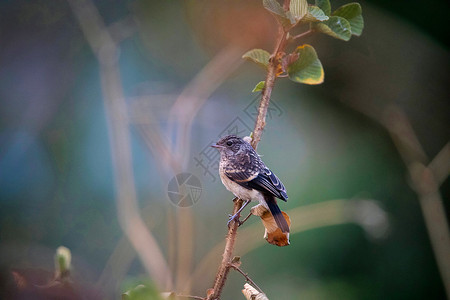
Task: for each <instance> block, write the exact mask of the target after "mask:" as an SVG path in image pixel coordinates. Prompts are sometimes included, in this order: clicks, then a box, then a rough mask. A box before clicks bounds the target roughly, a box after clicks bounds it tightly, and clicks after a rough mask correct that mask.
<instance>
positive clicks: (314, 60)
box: [288, 44, 324, 84]
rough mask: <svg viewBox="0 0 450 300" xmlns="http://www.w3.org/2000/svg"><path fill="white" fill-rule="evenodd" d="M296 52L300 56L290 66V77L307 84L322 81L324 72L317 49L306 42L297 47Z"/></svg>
mask: <svg viewBox="0 0 450 300" xmlns="http://www.w3.org/2000/svg"><path fill="white" fill-rule="evenodd" d="M295 52H297V53H298V54H299V57H298V59H297V60H296V61H294V62H293V63H292V64H290V65H289V66H288V75H289V79H291V80H292V81H295V82H300V83H305V84H320V83H322V82H323V78H324V72H323V68H322V63H321V62H320V60H319V58H318V57H317V53H316V50H314V48H313V47H312V46H311V45H308V44H305V45H302V46H299V47H297V49H295Z"/></svg>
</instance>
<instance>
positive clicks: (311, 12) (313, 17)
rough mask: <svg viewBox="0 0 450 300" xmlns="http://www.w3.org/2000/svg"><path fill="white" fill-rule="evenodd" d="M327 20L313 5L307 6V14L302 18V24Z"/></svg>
mask: <svg viewBox="0 0 450 300" xmlns="http://www.w3.org/2000/svg"><path fill="white" fill-rule="evenodd" d="M326 20H328V16H327V15H326V14H325V13H324V12H323V10H321V9H320V8H319V7H317V6H315V5H310V6H308V13H307V14H306V16H304V17H303V19H302V22H320V21H326Z"/></svg>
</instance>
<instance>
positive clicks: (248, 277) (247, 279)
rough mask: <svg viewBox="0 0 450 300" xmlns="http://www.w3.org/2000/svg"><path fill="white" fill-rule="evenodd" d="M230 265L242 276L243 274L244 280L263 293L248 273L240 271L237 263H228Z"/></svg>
mask: <svg viewBox="0 0 450 300" xmlns="http://www.w3.org/2000/svg"><path fill="white" fill-rule="evenodd" d="M230 267H231V268H233V269H235V270H236V271H238V272H239V273H241V274H242V276H244V278H245V281H247V282H250V283H251V284H252V285H253V286H254V287H255V288H256V289H257V290H258V291H260V292H261V293H264V292H263V291H262V290H261V288H260V287H259V286H258V285H257V284H256V283H255V282H254V281H253V280H252V279H251V278H250V276H248V274H246V273H244V271H242V270H241V269H240V268H239V267H238V266H237V265H235V264H230Z"/></svg>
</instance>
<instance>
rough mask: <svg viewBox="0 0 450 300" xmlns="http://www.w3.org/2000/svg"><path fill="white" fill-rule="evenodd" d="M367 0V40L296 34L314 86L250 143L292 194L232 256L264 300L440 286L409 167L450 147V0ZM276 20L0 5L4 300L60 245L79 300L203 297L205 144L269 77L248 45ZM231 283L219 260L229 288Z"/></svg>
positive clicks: (445, 183)
mask: <svg viewBox="0 0 450 300" xmlns="http://www.w3.org/2000/svg"><path fill="white" fill-rule="evenodd" d="M331 2H332V7H333V8H334V9H335V8H338V7H339V6H341V5H342V4H345V3H348V2H347V1H340V0H339V1H331ZM360 3H361V5H362V7H363V16H364V21H365V28H364V31H363V34H362V36H361V37H359V38H357V37H353V38H352V39H351V40H350V41H349V42H343V41H340V40H335V39H333V38H331V37H329V36H325V35H320V34H315V35H313V36H311V37H309V38H307V39H305V40H304V41H301V42H304V43H309V44H311V45H313V46H314V47H315V49H316V51H317V53H318V56H319V58H320V59H321V61H322V64H323V66H324V70H325V82H324V83H323V84H321V85H319V86H307V85H300V84H296V83H293V82H291V81H289V80H287V79H280V80H278V81H277V82H276V85H275V89H274V92H273V94H272V100H273V101H272V105H271V107H270V109H269V114H268V117H267V125H266V129H265V132H264V134H263V137H262V140H261V143H260V144H259V147H258V152H259V153H260V154H261V155H262V156H263V159H264V161H265V162H266V164H267V165H268V166H269V167H270V168H271V169H272V170H273V171H274V172H275V173H276V174H277V175H278V176H279V178H280V179H281V180H282V181H283V183H284V185H285V186H286V188H287V191H288V195H289V201H288V202H287V203H281V204H280V206H281V209H282V210H284V211H286V212H288V213H289V214H290V216H291V218H292V223H293V225H292V226H293V230H292V233H291V238H290V239H291V244H290V246H288V247H283V248H279V247H276V246H272V245H269V244H267V243H266V242H265V240H264V239H263V233H264V227H263V226H262V224H261V222H260V220H259V219H258V218H256V217H253V218H252V219H250V221H249V222H248V223H246V224H245V225H244V226H243V227H242V228H241V229H240V230H241V231H240V232H239V234H238V245H237V249H236V251H235V254H236V255H240V256H241V259H242V262H243V264H242V269H243V270H244V271H245V272H248V273H249V274H250V276H251V278H252V279H253V280H254V281H255V282H256V283H257V284H258V285H259V286H260V287H261V288H262V289H263V290H264V292H265V293H266V294H267V296H268V297H269V298H270V299H445V298H446V293H445V289H444V281H443V279H442V277H441V273H440V269H439V267H438V263H437V260H436V257H435V255H434V252H433V247H432V243H431V242H430V235H429V233H428V231H427V228H429V227H427V224H426V222H425V220H424V215H423V212H422V210H423V209H424V208H425V207H426V204H423V205H422V206H421V204H420V203H422V202H421V201H422V200H423V199H422V200H421V189H420V188H418V187H417V185H418V183H420V182H421V180H420V179H417V178H416V179H414V174H415V173H414V172H415V171H414V170H416V169H415V168H414V166H420V164H423V165H425V166H426V165H428V164H429V163H430V162H431V161H432V160H433V158H435V157H436V156H437V155H438V154H439V153H441V154H442V153H443V152H442V151H444V158H445V153H447V155H448V142H449V138H450V130H449V128H450V113H449V112H450V103H449V96H448V95H449V86H450V85H449V84H450V82H449V78H450V77H449V66H450V64H449V62H450V60H449V52H448V51H449V40H448V39H447V37H448V36H449V30H450V28H449V26H447V25H446V21H447V18H448V11H449V9H450V7H449V6H450V4H449V2H448V1H443V0H442V1H438V0H435V1H432V2H427V3H424V2H422V1H396V2H392V1H387V0H385V1H361V2H360ZM99 26H100V27H99ZM102 26H103V27H102ZM106 28H107V30H108V31H107V32H106ZM276 32H277V31H276V23H275V21H274V20H273V18H272V17H271V16H270V14H269V13H268V12H267V11H265V10H264V9H263V8H262V4H261V1H259V0H258V1H253V0H252V1H245V2H244V1H237V0H232V1H223V2H219V1H158V2H156V1H144V0H136V1H106V0H98V1H93V2H90V1H81V2H80V1H75V0H74V1H69V2H65V1H40V0H38V1H22V0H18V1H1V2H0V40H1V42H0V101H1V102H0V284H1V287H0V290H2V292H0V295H2V294H3V296H4V297H6V296H5V295H6V294H5V293H6V291H7V290H8V289H10V288H11V286H12V285H14V278H12V275H11V274H12V272H17V273H14V274H20V277H21V278H22V277H23V278H25V280H26V281H27V282H29V283H30V284H40V285H42V284H45V283H46V282H47V281H48V280H50V279H51V277H52V276H53V275H52V273H53V270H54V260H53V256H54V253H55V249H56V248H57V247H58V246H60V245H64V246H66V247H68V248H69V249H70V250H71V251H72V256H73V260H72V266H73V270H72V278H73V280H74V282H76V283H77V284H78V285H79V286H80V287H81V289H82V290H86V291H88V292H87V294H89V295H90V296H89V297H92V298H101V299H119V298H120V295H121V293H122V292H123V291H124V290H126V289H127V288H128V287H129V286H133V285H136V284H137V283H139V282H148V281H150V282H153V284H154V285H155V286H158V287H159V288H160V289H161V290H172V291H177V292H184V293H190V294H195V295H200V296H203V295H205V291H206V289H207V288H209V287H211V286H212V284H213V280H214V276H215V272H216V270H217V267H218V265H219V263H220V260H221V251H222V249H223V246H222V245H221V244H220V243H222V242H223V240H224V237H225V234H226V232H227V227H226V222H227V217H228V214H229V213H230V212H231V209H232V202H231V199H232V195H231V193H229V192H228V191H226V189H225V188H224V187H223V185H222V183H221V182H220V180H219V178H218V174H217V172H218V171H217V159H218V156H217V153H216V152H214V151H215V150H214V149H212V150H214V151H211V150H210V149H209V148H208V145H210V144H211V143H212V142H215V141H216V140H217V139H218V138H219V137H220V136H222V135H224V134H227V133H235V134H238V135H241V136H244V135H248V134H249V133H250V131H251V130H252V129H253V126H254V120H255V113H256V107H257V105H258V100H259V95H258V94H257V93H253V94H252V93H251V90H252V89H253V87H254V86H255V84H256V83H257V82H259V81H261V80H264V77H265V73H264V71H263V70H262V69H260V68H258V67H257V66H255V65H254V64H251V63H247V62H244V61H243V60H242V59H241V56H242V54H243V53H245V52H246V51H247V50H249V49H252V48H263V49H266V50H268V51H269V52H272V50H273V47H274V42H275V35H276ZM116 75H117V76H116ZM111 99H112V100H111ZM117 103H119V104H117ZM117 112H119V115H118V114H117ZM120 114H122V115H120ZM386 115H387V117H386ZM126 118H128V121H129V122H128V123H127V121H126V120H125V122H124V119H126ZM111 120H113V121H111ZM386 120H387V121H386ZM396 121H399V122H400V125H398V124H397V123H396ZM124 123H125V124H124ZM396 124H397V125H398V126H396ZM402 126H403V127H402ZM124 128H125V129H126V130H125V131H124V130H121V129H124ZM411 132H412V133H413V135H411ZM403 137H405V138H406V140H409V141H411V140H412V141H413V144H414V145H416V146H417V145H419V146H420V147H419V150H420V151H418V154H417V153H416V152H414V151H413V150H414V149H416V150H417V147H414V146H411V148H408V147H407V148H406V150H405V148H404V147H402V146H401V140H402V138H403ZM393 138H394V139H393ZM123 141H125V143H122V142H123ZM399 141H400V142H399ZM399 145H400V146H399ZM445 147H447V148H445ZM411 149H413V150H411ZM442 149H444V150H442ZM445 149H447V152H445V151H446V150H445ZM441 150H442V151H441ZM411 153H413V154H411ZM114 157H116V158H117V159H115V158H114ZM447 157H448V156H447ZM443 161H444V162H445V163H444V164H443V165H444V167H445V165H448V161H449V160H447V159H444V160H443ZM438 165H441V166H442V164H438ZM123 170H125V171H126V172H123ZM444 171H445V168H444ZM127 172H128V173H127ZM180 173H186V174H188V175H187V177H186V176H184V177H183V176H181V177H176V175H177V174H180ZM114 174H116V175H114ZM130 174H131V176H129V175H130ZM447 175H448V171H447V173H445V172H444V174H443V175H442V176H441V179H440V180H437V181H439V183H438V193H435V194H437V196H438V197H439V194H440V195H441V197H442V199H443V205H444V208H445V214H446V215H447V218H448V215H449V211H450V205H449V202H448V196H449V190H450V183H449V180H448V178H447ZM411 176H412V178H411ZM174 178H175V179H174ZM180 178H181V179H180ZM187 178H193V179H192V180H193V181H190V182H188V184H189V187H194V188H195V189H192V190H191V192H190V193H189V195H190V198H189V199H188V200H189V201H190V202H189V201H188V200H186V199H184V198H183V199H184V200H183V201H188V202H179V201H177V200H176V199H179V200H182V199H181V198H177V197H180V194H181V195H183V193H184V192H183V190H182V189H181V187H180V186H181V185H182V183H183V182H181V181H184V180H188V179H187ZM171 180H175V181H174V183H172V184H170V182H171ZM177 180H178V181H177ZM180 180H181V181H180ZM179 188H180V190H178V189H179ZM116 191H119V193H116ZM120 191H122V192H123V191H125V192H123V193H121V192H120ZM422 194H423V193H422ZM116 195H119V197H117V196H116ZM124 195H125V196H124ZM120 197H122V198H123V199H122V200H121V199H120ZM118 198H119V199H118ZM116 199H118V200H116ZM174 199H175V200H174ZM136 212H137V214H136ZM133 220H134V221H133ZM139 222H141V223H139ZM133 224H141V225H142V224H145V226H140V227H139V226H137V225H136V227H134V225H133ZM438 227H439V225H438ZM133 228H138V229H136V230H135V231H133ZM448 254H449V256H450V253H448ZM155 268H156V269H158V268H160V270H161V272H159V273H158V272H156V273H155V272H154V270H155ZM164 268H166V269H164ZM152 270H153V273H152ZM444 271H445V270H444ZM447 271H448V270H447ZM441 272H442V270H441ZM149 274H150V275H149ZM243 284H244V279H243V277H242V276H241V275H240V274H238V273H236V272H233V271H232V272H231V273H230V276H229V280H228V282H227V283H226V286H225V290H224V294H223V297H222V298H223V299H244V297H243V296H242V294H241V289H242V287H243Z"/></svg>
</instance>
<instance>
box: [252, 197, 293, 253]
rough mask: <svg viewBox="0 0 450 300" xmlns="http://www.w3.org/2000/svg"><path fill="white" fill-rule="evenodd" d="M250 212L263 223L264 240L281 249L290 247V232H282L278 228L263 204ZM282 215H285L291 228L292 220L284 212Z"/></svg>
mask: <svg viewBox="0 0 450 300" xmlns="http://www.w3.org/2000/svg"><path fill="white" fill-rule="evenodd" d="M250 211H251V213H252V214H253V215H255V216H258V217H260V218H261V221H262V223H263V225H264V227H265V232H264V238H265V239H266V240H267V242H268V243H269V244H272V245H276V246H279V247H283V246H287V245H289V232H282V231H281V229H280V228H278V226H277V223H276V222H275V219H274V218H273V216H272V214H271V213H270V211H269V210H268V209H267V208H265V207H264V206H262V205H261V204H258V205H256V206H254V207H252V209H251V210H250ZM281 213H282V214H283V216H284V218H285V219H286V221H287V223H288V225H289V228H290V227H291V219H290V218H289V216H288V215H287V213H285V212H284V211H282V212H281Z"/></svg>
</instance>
